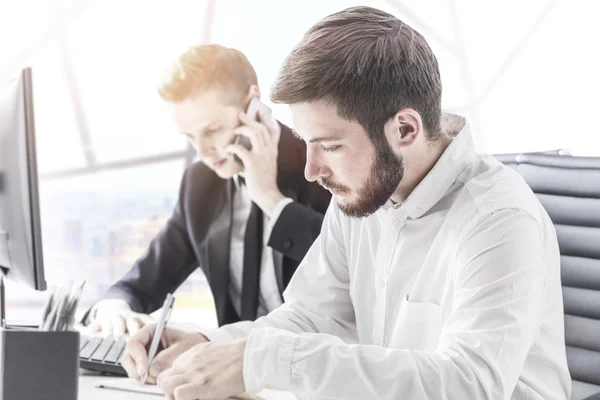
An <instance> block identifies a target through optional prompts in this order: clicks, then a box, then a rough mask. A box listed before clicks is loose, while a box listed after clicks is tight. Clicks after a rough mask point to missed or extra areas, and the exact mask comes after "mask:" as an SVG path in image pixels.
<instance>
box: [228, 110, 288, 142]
mask: <svg viewBox="0 0 600 400" xmlns="http://www.w3.org/2000/svg"><path fill="white" fill-rule="evenodd" d="M258 118H259V120H260V122H259V121H254V120H252V119H250V117H248V115H247V114H246V113H243V112H242V113H240V115H239V120H240V122H241V123H242V126H240V127H239V128H237V129H236V130H235V131H234V133H236V131H239V132H240V133H242V134H244V135H246V136H248V137H249V138H250V141H251V142H252V137H255V141H256V142H257V143H262V144H263V145H265V146H266V145H268V144H269V143H272V142H275V143H276V141H277V140H279V139H278V131H279V130H280V129H279V124H278V123H277V122H276V121H275V120H274V119H273V118H272V117H271V116H270V115H267V114H265V113H263V112H262V111H259V113H258ZM252 146H254V142H252Z"/></svg>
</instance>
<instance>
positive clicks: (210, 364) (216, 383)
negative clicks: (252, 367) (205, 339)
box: [157, 339, 248, 400]
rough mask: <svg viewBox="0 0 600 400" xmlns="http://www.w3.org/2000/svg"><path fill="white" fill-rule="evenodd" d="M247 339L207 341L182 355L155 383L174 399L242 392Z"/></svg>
mask: <svg viewBox="0 0 600 400" xmlns="http://www.w3.org/2000/svg"><path fill="white" fill-rule="evenodd" d="M247 342H248V339H240V340H236V341H232V342H209V343H202V344H199V345H197V346H194V347H193V348H191V349H190V350H188V351H187V352H185V353H184V354H182V355H181V357H179V358H178V359H177V360H176V361H175V362H174V363H173V367H172V368H170V369H168V370H166V371H164V372H163V373H161V374H160V375H159V377H158V382H157V385H158V387H160V389H161V390H162V391H163V392H164V393H165V394H166V395H167V396H169V398H170V399H175V400H195V399H224V398H227V397H229V396H233V395H237V394H240V393H242V392H244V391H245V388H244V376H243V368H244V351H245V349H246V343H247Z"/></svg>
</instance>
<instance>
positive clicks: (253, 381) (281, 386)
mask: <svg viewBox="0 0 600 400" xmlns="http://www.w3.org/2000/svg"><path fill="white" fill-rule="evenodd" d="M296 337H297V335H296V334H295V333H292V332H288V331H285V330H281V329H275V328H259V329H253V330H252V331H251V332H250V336H249V337H248V343H247V344H246V350H245V352H244V386H245V388H246V392H247V393H248V394H249V395H251V396H256V395H257V394H258V392H259V391H260V390H262V389H276V390H289V389H290V379H291V369H292V356H293V352H294V343H295V341H296Z"/></svg>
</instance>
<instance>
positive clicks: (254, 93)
mask: <svg viewBox="0 0 600 400" xmlns="http://www.w3.org/2000/svg"><path fill="white" fill-rule="evenodd" d="M248 97H249V98H252V97H258V98H259V99H260V89H259V87H258V86H256V85H250V90H249V91H248Z"/></svg>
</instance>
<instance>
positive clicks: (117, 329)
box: [112, 316, 127, 339]
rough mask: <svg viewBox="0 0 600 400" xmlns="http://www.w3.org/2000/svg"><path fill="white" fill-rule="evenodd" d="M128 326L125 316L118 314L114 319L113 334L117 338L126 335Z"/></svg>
mask: <svg viewBox="0 0 600 400" xmlns="http://www.w3.org/2000/svg"><path fill="white" fill-rule="evenodd" d="M126 329H127V326H126V324H125V318H124V317H122V316H118V317H115V318H113V319H112V336H113V337H114V338H115V339H120V338H122V337H123V336H125V331H126Z"/></svg>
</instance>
